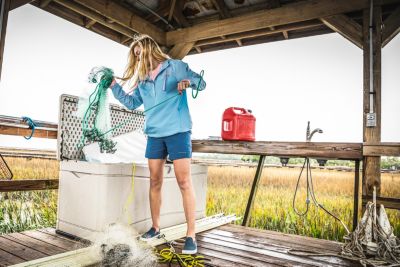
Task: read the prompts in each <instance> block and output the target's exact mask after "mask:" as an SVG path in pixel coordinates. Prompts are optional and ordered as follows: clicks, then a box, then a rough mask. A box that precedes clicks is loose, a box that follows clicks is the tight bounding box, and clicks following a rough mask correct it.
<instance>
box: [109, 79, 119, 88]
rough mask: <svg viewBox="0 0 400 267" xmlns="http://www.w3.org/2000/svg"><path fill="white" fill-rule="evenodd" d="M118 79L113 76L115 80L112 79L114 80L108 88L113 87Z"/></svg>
mask: <svg viewBox="0 0 400 267" xmlns="http://www.w3.org/2000/svg"><path fill="white" fill-rule="evenodd" d="M116 82H117V81H116V80H115V78H114V77H113V80H112V82H111V84H110V86H109V87H108V88H110V89H111V88H112V87H113V86H114V84H115V83H116Z"/></svg>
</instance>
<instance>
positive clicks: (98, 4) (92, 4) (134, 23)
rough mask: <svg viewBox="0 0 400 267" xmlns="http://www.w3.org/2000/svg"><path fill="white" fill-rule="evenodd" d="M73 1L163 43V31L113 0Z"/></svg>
mask: <svg viewBox="0 0 400 267" xmlns="http://www.w3.org/2000/svg"><path fill="white" fill-rule="evenodd" d="M74 1H75V2H77V3H79V4H81V5H82V6H85V7H86V8H89V9H91V10H93V11H95V12H97V13H99V14H101V15H102V16H104V17H106V18H108V19H111V20H113V21H115V22H116V23H118V24H120V25H122V26H124V27H126V28H129V29H131V30H133V31H135V32H140V33H146V34H148V35H150V36H151V37H153V38H154V40H155V41H156V42H158V43H159V44H161V45H163V44H165V33H164V32H163V31H162V30H160V29H159V28H157V27H156V26H154V25H153V24H151V23H149V22H148V21H146V20H145V19H143V18H141V17H139V16H137V15H135V14H134V13H133V12H132V11H130V10H128V9H127V8H126V7H124V6H122V5H120V4H119V3H117V2H114V1H108V0H74Z"/></svg>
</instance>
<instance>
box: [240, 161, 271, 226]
mask: <svg viewBox="0 0 400 267" xmlns="http://www.w3.org/2000/svg"><path fill="white" fill-rule="evenodd" d="M264 163H265V156H264V155H261V156H260V159H259V160H258V166H257V170H256V174H255V176H254V180H253V184H252V186H251V191H250V195H249V200H248V201H247V206H246V211H245V213H244V217H243V222H242V225H243V226H248V225H249V222H250V214H251V210H252V208H253V203H254V199H255V197H256V194H257V189H258V184H259V183H260V180H261V174H262V171H263V167H264Z"/></svg>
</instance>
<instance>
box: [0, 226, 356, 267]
mask: <svg viewBox="0 0 400 267" xmlns="http://www.w3.org/2000/svg"><path fill="white" fill-rule="evenodd" d="M197 242H198V253H199V254H200V255H203V256H204V257H206V258H207V259H208V260H209V261H208V262H209V264H210V265H211V266H244V267H246V266H260V267H261V266H361V265H359V264H357V263H354V262H350V261H346V260H342V259H339V258H335V257H312V258H311V257H300V256H297V255H292V254H289V253H288V251H289V250H290V249H306V250H314V251H315V252H320V253H336V252H339V251H340V245H341V243H339V242H333V241H327V240H320V239H315V238H310V237H303V236H296V235H289V234H283V233H279V232H274V231H265V230H259V229H254V228H248V227H243V226H238V225H232V224H230V225H224V226H220V227H218V228H215V229H211V230H208V231H205V232H202V233H199V234H197ZM86 245H88V244H85V243H82V242H78V241H76V240H72V239H69V238H67V237H65V236H61V235H58V234H57V233H56V232H55V231H54V229H52V228H47V229H39V230H35V231H25V232H22V233H13V234H8V235H3V236H1V237H0V266H9V265H12V264H16V263H21V262H24V261H28V260H32V259H36V258H41V257H46V256H51V255H55V254H59V253H62V252H65V251H70V250H75V249H78V248H82V247H85V246H86ZM182 246H183V240H182V239H181V240H177V241H176V245H175V246H174V247H175V248H176V251H177V252H180V251H181V249H182ZM164 247H166V245H161V246H159V247H158V248H159V249H161V248H164ZM160 266H167V265H165V264H164V265H160Z"/></svg>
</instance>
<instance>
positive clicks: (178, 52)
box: [168, 42, 194, 59]
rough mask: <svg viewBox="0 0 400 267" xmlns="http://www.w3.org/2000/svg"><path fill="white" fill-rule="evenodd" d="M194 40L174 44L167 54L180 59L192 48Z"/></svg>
mask: <svg viewBox="0 0 400 267" xmlns="http://www.w3.org/2000/svg"><path fill="white" fill-rule="evenodd" d="M193 46H194V42H191V43H181V44H176V45H175V46H174V47H173V48H172V49H171V50H170V51H169V53H168V54H169V56H170V57H171V58H175V59H182V58H184V57H185V56H186V55H187V54H188V53H189V51H190V50H191V49H192V48H193Z"/></svg>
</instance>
